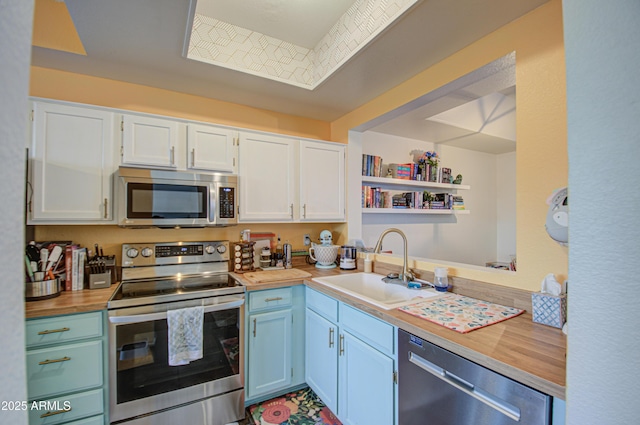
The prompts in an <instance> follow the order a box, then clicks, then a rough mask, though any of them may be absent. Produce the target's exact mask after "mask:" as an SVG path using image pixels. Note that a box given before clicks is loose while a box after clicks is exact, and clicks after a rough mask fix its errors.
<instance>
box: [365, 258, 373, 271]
mask: <svg viewBox="0 0 640 425" xmlns="http://www.w3.org/2000/svg"><path fill="white" fill-rule="evenodd" d="M372 270H373V265H372V264H371V258H369V254H368V253H367V256H366V257H365V259H364V272H365V273H371V271H372Z"/></svg>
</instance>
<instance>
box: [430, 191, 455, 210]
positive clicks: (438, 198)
mask: <svg viewBox="0 0 640 425" xmlns="http://www.w3.org/2000/svg"><path fill="white" fill-rule="evenodd" d="M429 208H431V209H433V210H445V209H451V195H450V194H449V193H436V194H435V195H434V199H433V200H432V201H431V202H430V203H429Z"/></svg>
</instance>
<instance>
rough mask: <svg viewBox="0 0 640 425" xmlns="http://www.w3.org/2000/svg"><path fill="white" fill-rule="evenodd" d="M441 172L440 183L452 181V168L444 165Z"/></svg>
mask: <svg viewBox="0 0 640 425" xmlns="http://www.w3.org/2000/svg"><path fill="white" fill-rule="evenodd" d="M439 174H440V176H439V179H438V180H439V182H440V183H451V168H446V167H442V168H440V172H439Z"/></svg>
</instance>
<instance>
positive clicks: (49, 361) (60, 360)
mask: <svg viewBox="0 0 640 425" xmlns="http://www.w3.org/2000/svg"><path fill="white" fill-rule="evenodd" d="M69 360H71V357H67V356H64V357H63V358H61V359H53V360H49V359H47V360H43V361H41V362H39V363H38V364H39V365H40V366H42V365H46V364H52V363H61V362H68V361H69Z"/></svg>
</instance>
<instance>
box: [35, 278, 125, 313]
mask: <svg viewBox="0 0 640 425" xmlns="http://www.w3.org/2000/svg"><path fill="white" fill-rule="evenodd" d="M117 287H118V285H117V284H113V285H111V286H110V287H109V288H103V289H83V290H82V291H62V293H61V294H60V296H59V297H55V298H49V299H48V300H39V301H27V302H25V316H26V318H27V319H32V318H34V317H45V316H55V315H58V314H73V313H86V312H89V311H96V310H105V309H106V308H107V301H109V298H111V294H113V292H114V291H115V290H116V288H117Z"/></svg>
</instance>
